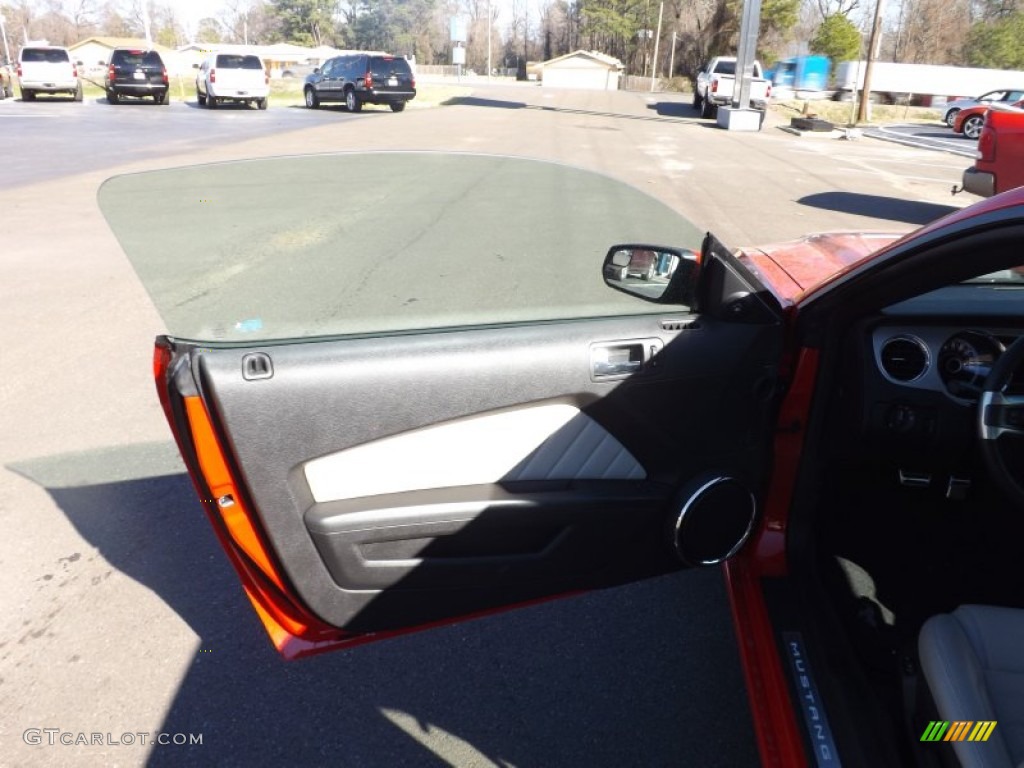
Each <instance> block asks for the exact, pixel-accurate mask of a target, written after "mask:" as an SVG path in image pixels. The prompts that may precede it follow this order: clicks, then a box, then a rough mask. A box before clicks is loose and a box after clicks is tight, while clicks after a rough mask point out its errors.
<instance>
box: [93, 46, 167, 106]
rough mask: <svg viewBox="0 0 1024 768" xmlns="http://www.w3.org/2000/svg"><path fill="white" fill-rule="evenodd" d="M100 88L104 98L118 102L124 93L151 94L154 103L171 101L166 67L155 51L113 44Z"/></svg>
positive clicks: (130, 94) (149, 96) (135, 95)
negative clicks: (118, 46)
mask: <svg viewBox="0 0 1024 768" xmlns="http://www.w3.org/2000/svg"><path fill="white" fill-rule="evenodd" d="M103 89H104V90H105V91H106V92H107V102H108V103H110V104H117V103H118V101H119V100H120V99H122V98H123V97H125V96H128V97H131V98H136V99H141V98H152V99H153V101H154V102H155V103H156V104H169V103H170V82H169V80H168V78H167V67H166V66H164V62H163V59H161V58H160V54H159V53H158V52H157V51H147V50H141V49H138V48H115V49H114V50H112V51H111V52H110V56H109V57H108V58H107V61H106V74H105V77H104V80H103Z"/></svg>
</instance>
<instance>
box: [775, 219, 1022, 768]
mask: <svg viewBox="0 0 1024 768" xmlns="http://www.w3.org/2000/svg"><path fill="white" fill-rule="evenodd" d="M1016 236H1017V237H1019V234H1017V235H1016ZM978 237H979V238H981V239H983V240H984V241H985V243H984V247H985V248H986V251H980V252H986V253H987V254H988V256H989V258H986V259H984V260H978V261H973V262H972V263H971V264H968V263H967V262H964V261H961V262H960V263H959V264H957V265H956V266H954V267H951V268H950V269H949V270H947V271H944V272H938V273H936V274H932V275H929V276H928V277H927V278H926V279H924V280H922V279H921V278H918V282H919V284H923V285H924V286H925V289H924V290H921V288H918V289H916V290H914V289H913V288H912V286H913V283H914V277H913V275H912V274H911V273H910V272H909V271H908V268H909V267H908V266H904V267H903V268H902V270H901V271H899V272H898V277H897V278H896V279H895V280H893V281H892V284H891V285H890V286H889V288H888V289H882V290H878V289H877V288H876V294H877V295H881V296H883V300H882V301H878V300H875V301H867V300H865V301H864V303H863V304H861V303H859V302H857V301H853V302H850V304H849V305H848V306H845V307H842V308H839V309H836V310H835V312H834V316H833V318H832V319H831V321H830V322H829V323H828V324H827V326H826V325H825V324H823V325H822V329H821V330H820V331H815V330H813V329H812V330H810V331H808V332H810V333H820V337H821V338H822V340H823V342H824V355H823V367H822V371H821V376H822V380H821V384H819V387H818V390H817V391H818V393H819V396H818V397H817V398H816V401H815V403H814V406H813V408H814V415H813V416H812V423H811V429H810V435H809V438H808V445H807V446H806V447H805V451H808V452H809V454H810V458H808V460H807V466H806V467H805V470H804V474H803V477H804V478H807V479H805V480H803V481H802V483H801V486H800V490H799V491H798V498H797V501H796V505H795V508H794V510H793V516H792V518H791V526H792V527H791V542H790V556H791V566H792V568H793V571H794V575H795V576H797V578H795V579H793V580H792V582H791V583H797V584H802V585H804V587H803V589H804V590H805V591H804V594H802V595H800V596H798V597H796V599H797V600H801V601H804V602H805V603H806V604H809V606H810V608H811V610H810V613H809V615H811V616H812V617H813V624H814V626H812V627H805V629H806V630H807V632H808V634H809V635H811V636H812V637H813V638H814V641H815V644H816V645H817V646H818V647H819V648H820V649H821V651H822V660H823V662H824V663H825V664H826V665H827V667H828V668H829V675H827V676H824V678H825V679H822V680H820V681H819V682H820V683H821V684H822V686H823V687H824V688H825V689H826V690H825V691H824V694H825V697H826V699H828V700H829V711H830V713H831V715H832V717H831V719H832V725H833V728H834V729H835V731H836V739H837V741H838V742H839V746H840V747H843V746H844V742H846V741H848V742H849V744H852V743H853V742H854V741H856V739H855V738H853V737H852V732H853V729H855V728H871V729H872V731H873V732H874V733H876V734H878V736H879V738H878V739H877V741H876V742H875V744H874V746H872V747H864V749H865V750H867V751H866V752H864V753H862V755H861V757H862V758H863V761H864V763H865V764H871V765H883V764H891V765H906V764H916V765H926V766H945V765H963V766H973V765H990V766H995V765H1007V766H1017V765H1019V764H1020V761H1021V760H1022V759H1024V738H1022V737H1024V730H1022V727H1021V726H1022V722H1024V674H1022V673H1024V571H1022V569H1021V566H1020V542H1021V541H1022V540H1024V514H1022V512H1024V507H1022V503H1021V498H1022V495H1021V491H1020V489H1019V488H1017V487H1016V485H1015V484H1021V483H1022V480H1024V439H1021V432H1020V430H1019V429H1018V430H1017V431H1016V434H1006V435H1003V436H1000V437H999V438H998V439H997V440H982V439H980V428H979V421H980V419H979V408H981V407H982V406H979V401H984V402H985V403H990V402H992V400H991V396H986V395H984V394H983V390H987V389H993V388H995V389H1002V390H1003V395H1004V396H1005V397H1007V398H1014V397H1016V398H1020V397H1021V396H1024V341H1021V342H1020V344H1018V346H1017V347H1015V348H1014V349H1013V352H1014V354H1013V357H1015V358H1016V359H1015V360H1010V359H1009V358H1010V355H1008V354H1007V352H1006V350H1007V349H1010V348H1011V345H1013V344H1014V342H1016V341H1017V340H1018V339H1024V268H1022V267H1020V266H1014V265H1016V264H1019V261H1020V257H1019V252H1018V253H1017V255H1016V256H1014V255H1013V247H1014V246H1013V244H1012V243H1013V238H1012V237H1010V235H1008V234H1005V233H1004V234H1003V235H1001V236H1000V235H995V234H991V233H990V234H989V235H987V236H985V235H979V236H978ZM1018 242H1019V241H1018ZM980 245H981V243H979V246H980ZM940 247H946V248H948V247H950V246H948V245H947V246H940ZM959 247H960V248H961V249H962V250H963V251H966V250H968V249H966V248H964V246H963V244H961V245H960V246H959ZM905 261H906V265H910V264H912V263H913V262H914V261H915V259H914V256H913V255H911V256H909V257H908V258H907V259H906V260H905ZM972 265H973V267H974V268H973V269H972V268H971V266H972ZM993 267H996V268H998V269H996V270H995V271H992V272H989V271H988V270H989V269H991V268H993ZM983 272H984V274H982V273H983ZM886 295H887V296H888V298H885V297H886ZM893 298H896V300H895V301H893V300H892V299H893ZM814 322H815V321H814V319H811V321H810V324H811V325H813V324H814ZM1001 359H1002V363H1000V362H999V361H1000V360H1001ZM996 378H998V379H1000V382H995V381H994V379H996ZM1003 385H1005V386H1003ZM1022 405H1024V401H1021V400H1017V401H1015V410H1014V412H1013V415H1012V416H1009V417H1007V418H1008V419H1009V420H1008V421H1006V422H1005V423H1011V422H1012V423H1014V424H1016V423H1017V422H1016V421H1013V420H1014V419H1020V418H1021V416H1022V412H1024V409H1022V408H1021V406H1022ZM987 418H988V417H986V419H987ZM989 429H991V427H989ZM809 478H813V480H810V479H809ZM808 575H810V576H811V578H802V577H804V576H808ZM768 594H769V598H771V596H772V593H771V590H769V593H768ZM777 598H778V600H777V610H776V611H775V613H776V615H785V612H786V609H785V608H784V607H782V606H783V604H784V603H785V602H786V600H787V599H793V598H794V596H793V595H792V594H787V595H781V596H777ZM830 679H831V680H833V681H835V682H834V683H833V684H830ZM840 690H841V691H842V693H840ZM936 720H940V721H972V727H973V723H982V724H983V723H985V722H987V721H995V722H997V723H998V727H995V728H994V731H993V733H992V734H990V735H991V738H989V740H988V741H987V742H986V743H971V742H970V740H968V741H964V742H953V741H949V742H944V743H941V744H931V743H923V742H922V734H923V733H924V732H925V731H926V728H927V727H928V726H929V723H931V722H932V721H936ZM982 728H984V726H982ZM844 731H846V739H844V737H843V732H844ZM860 741H861V744H862V745H863V744H864V743H865V741H866V740H864V739H861V740H860ZM840 752H841V753H842V754H844V761H845V759H846V758H845V755H847V754H849V753H850V749H849V747H848V748H847V749H845V750H844V749H840Z"/></svg>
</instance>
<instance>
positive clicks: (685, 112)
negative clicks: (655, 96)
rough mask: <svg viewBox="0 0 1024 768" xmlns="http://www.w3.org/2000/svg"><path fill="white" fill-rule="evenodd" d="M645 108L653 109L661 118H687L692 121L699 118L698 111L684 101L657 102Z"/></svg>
mask: <svg viewBox="0 0 1024 768" xmlns="http://www.w3.org/2000/svg"><path fill="white" fill-rule="evenodd" d="M647 108H648V109H653V110H654V111H655V112H657V113H658V114H659V115H660V116H661V117H689V118H692V119H697V118H698V117H700V110H699V109H695V108H694V107H692V106H691V105H690V104H687V103H686V102H685V101H658V102H655V103H654V104H648V105H647Z"/></svg>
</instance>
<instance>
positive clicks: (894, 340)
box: [871, 325, 1021, 404]
mask: <svg viewBox="0 0 1024 768" xmlns="http://www.w3.org/2000/svg"><path fill="white" fill-rule="evenodd" d="M1020 334H1021V331H1020V330H1019V329H1013V328H1002V327H1000V328H964V327H960V326H943V325H939V326H910V327H899V326H897V327H891V326H883V327H879V328H876V329H875V330H874V332H873V333H872V336H871V342H872V350H873V352H874V357H875V364H876V365H877V367H878V370H879V372H880V373H881V374H882V376H883V377H885V379H887V380H888V381H889V382H891V383H893V384H896V385H898V386H902V387H906V388H908V389H919V390H928V391H932V392H943V393H945V394H946V395H948V396H949V397H950V398H952V399H954V400H956V401H958V402H962V403H965V404H969V403H976V402H977V401H978V397H979V396H980V393H981V388H982V386H983V385H984V383H985V379H986V378H988V375H989V373H990V372H991V370H992V367H993V366H994V365H995V362H996V360H998V359H999V356H1000V355H1001V354H1002V353H1003V352H1004V351H1005V350H1006V348H1007V347H1008V346H1009V345H1010V344H1012V343H1013V342H1014V341H1015V340H1016V338H1017V336H1018V335H1020Z"/></svg>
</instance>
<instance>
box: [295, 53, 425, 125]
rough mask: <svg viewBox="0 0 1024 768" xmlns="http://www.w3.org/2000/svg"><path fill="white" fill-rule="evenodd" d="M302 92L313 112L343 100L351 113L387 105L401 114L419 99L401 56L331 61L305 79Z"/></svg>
mask: <svg viewBox="0 0 1024 768" xmlns="http://www.w3.org/2000/svg"><path fill="white" fill-rule="evenodd" d="M302 92H303V96H304V97H305V99H306V106H307V107H309V108H310V109H316V108H317V107H319V106H320V103H321V102H326V101H343V102H345V106H346V107H348V111H349V112H358V111H359V110H360V109H362V108H363V104H387V105H388V106H389V107H391V111H392V112H401V111H402V110H403V109H405V103H406V102H407V101H411V100H412V99H414V98H416V78H415V76H414V75H413V73H412V68H411V67H410V66H409V62H408V61H406V60H405V59H403V58H401V57H398V56H385V55H380V54H376V55H375V54H369V53H358V54H352V55H348V56H336V57H335V58H333V59H328V60H327V61H326V62H324V65H323V66H322V67H319V68H318V69H315V70H313V74H311V75H308V76H307V77H306V82H305V85H303V87H302Z"/></svg>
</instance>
